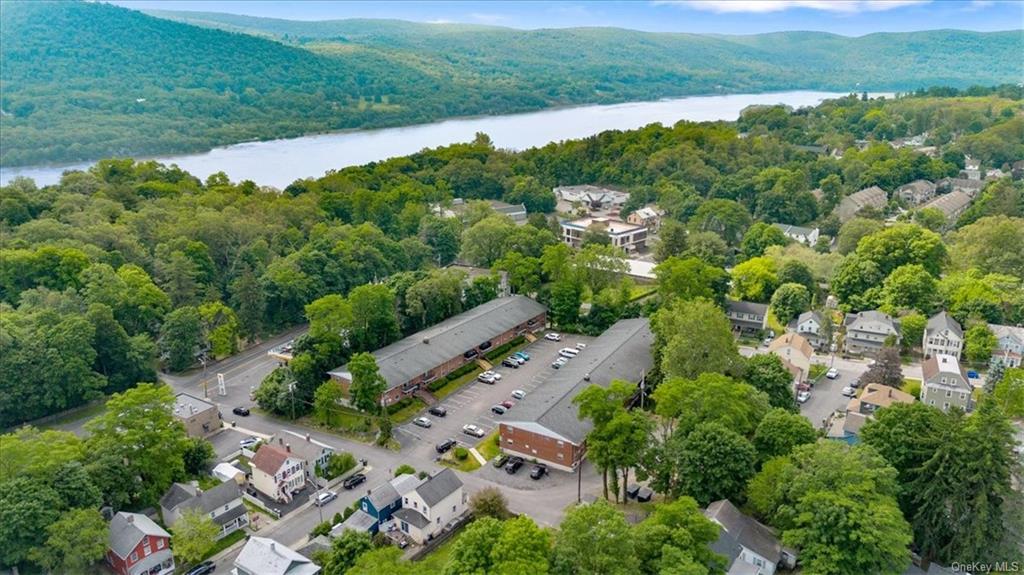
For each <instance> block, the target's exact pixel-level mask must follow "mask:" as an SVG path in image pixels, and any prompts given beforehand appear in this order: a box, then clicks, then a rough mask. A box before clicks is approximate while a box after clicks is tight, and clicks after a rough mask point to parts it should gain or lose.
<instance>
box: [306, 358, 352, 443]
mask: <svg viewBox="0 0 1024 575" xmlns="http://www.w3.org/2000/svg"><path fill="white" fill-rule="evenodd" d="M350 363H351V362H350ZM344 398H345V390H343V389H342V388H341V386H340V385H338V382H336V381H334V380H328V381H325V382H324V383H322V384H320V387H318V388H316V393H315V394H314V395H313V417H315V418H316V421H317V423H319V424H320V425H326V426H327V427H334V426H335V425H337V424H338V420H339V419H340V416H341V401H342V400H343V399H344Z"/></svg>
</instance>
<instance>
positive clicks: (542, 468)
mask: <svg viewBox="0 0 1024 575" xmlns="http://www.w3.org/2000/svg"><path fill="white" fill-rule="evenodd" d="M547 474H548V466H547V465H544V464H543V463H538V464H537V465H534V466H533V469H531V470H530V479H533V480H537V479H540V478H541V477H544V476H545V475H547Z"/></svg>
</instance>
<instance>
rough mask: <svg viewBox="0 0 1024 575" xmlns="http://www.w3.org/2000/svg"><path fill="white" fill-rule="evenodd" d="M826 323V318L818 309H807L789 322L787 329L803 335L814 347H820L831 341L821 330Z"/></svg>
mask: <svg viewBox="0 0 1024 575" xmlns="http://www.w3.org/2000/svg"><path fill="white" fill-rule="evenodd" d="M824 323H825V320H824V318H823V317H822V316H821V314H820V313H818V312H816V311H805V312H804V313H802V314H800V315H799V316H797V318H796V319H794V320H793V321H791V322H789V325H787V326H786V329H787V330H788V331H791V332H793V333H796V334H799V335H801V336H803V338H804V339H806V340H807V342H808V343H810V344H811V345H812V346H813V347H817V348H820V347H822V346H824V345H825V344H827V343H829V342H828V341H827V340H826V338H825V334H823V333H822V332H821V328H822V326H823V325H824Z"/></svg>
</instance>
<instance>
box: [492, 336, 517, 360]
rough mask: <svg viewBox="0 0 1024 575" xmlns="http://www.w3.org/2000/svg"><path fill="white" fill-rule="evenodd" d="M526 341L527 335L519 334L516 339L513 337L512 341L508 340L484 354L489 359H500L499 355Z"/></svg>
mask: <svg viewBox="0 0 1024 575" xmlns="http://www.w3.org/2000/svg"><path fill="white" fill-rule="evenodd" d="M524 341H526V337H525V336H518V337H516V338H515V339H513V340H512V341H510V342H508V343H506V344H503V345H499V346H498V347H496V348H494V349H492V350H491V351H489V352H487V353H486V354H484V357H486V358H487V359H488V360H495V359H498V358H499V357H501V356H503V355H505V354H507V353H508V351H509V350H510V349H512V348H513V347H516V346H517V345H520V344H522V343H523V342H524Z"/></svg>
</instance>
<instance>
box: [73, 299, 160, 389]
mask: <svg viewBox="0 0 1024 575" xmlns="http://www.w3.org/2000/svg"><path fill="white" fill-rule="evenodd" d="M86 317H87V318H88V319H89V321H90V322H91V323H92V325H93V327H94V331H93V333H94V336H93V344H92V346H93V349H95V350H96V360H95V362H93V371H95V372H97V373H100V374H103V375H104V376H106V378H107V387H106V390H107V391H124V390H125V389H128V388H129V387H131V386H133V385H135V384H136V383H139V382H143V381H146V382H153V381H156V370H155V369H154V365H155V364H156V346H154V345H153V340H151V339H150V338H149V335H147V334H138V335H135V336H131V337H129V336H128V333H127V332H126V331H125V329H124V328H123V327H122V326H121V324H119V323H118V322H117V320H115V319H114V313H113V311H112V310H111V309H110V308H109V307H108V306H106V305H104V304H101V303H94V304H92V305H90V306H89V310H88V312H86Z"/></svg>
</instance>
